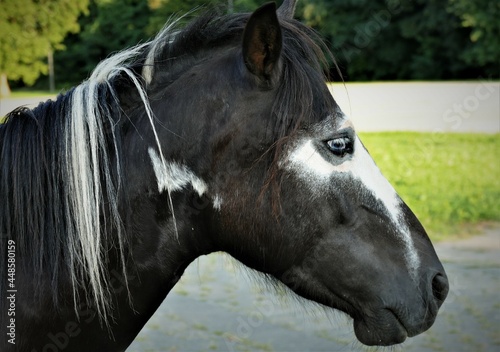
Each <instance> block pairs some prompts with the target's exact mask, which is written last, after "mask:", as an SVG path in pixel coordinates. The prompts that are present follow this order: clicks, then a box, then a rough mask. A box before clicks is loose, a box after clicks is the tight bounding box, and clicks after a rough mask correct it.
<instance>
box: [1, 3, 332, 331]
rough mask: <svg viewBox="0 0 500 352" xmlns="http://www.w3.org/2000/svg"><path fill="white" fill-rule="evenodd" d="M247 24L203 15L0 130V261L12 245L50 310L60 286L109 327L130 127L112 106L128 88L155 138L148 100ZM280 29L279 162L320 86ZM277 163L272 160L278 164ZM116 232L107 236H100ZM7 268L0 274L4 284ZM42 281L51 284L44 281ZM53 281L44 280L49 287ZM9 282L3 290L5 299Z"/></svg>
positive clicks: (302, 31) (313, 64)
mask: <svg viewBox="0 0 500 352" xmlns="http://www.w3.org/2000/svg"><path fill="white" fill-rule="evenodd" d="M248 17H249V14H237V15H225V16H217V15H216V14H214V13H209V14H206V15H204V16H201V17H199V18H198V19H196V20H195V21H194V22H192V23H190V24H188V25H187V26H186V27H185V28H184V29H182V30H177V28H176V26H177V25H176V24H175V21H174V22H173V23H171V24H170V25H168V26H166V27H165V28H164V29H163V30H162V31H160V32H159V34H158V35H157V36H156V37H155V38H154V39H152V40H150V41H148V42H146V43H144V44H141V45H138V46H136V47H133V48H130V49H127V50H124V51H122V52H119V53H117V54H115V55H113V56H111V57H109V58H107V59H105V60H104V61H102V62H101V63H100V64H99V65H98V66H97V67H96V69H95V70H94V71H93V73H92V75H91V76H90V78H89V79H88V80H86V81H84V82H83V83H82V84H80V85H78V86H77V87H75V88H73V89H72V90H70V91H68V92H67V93H66V94H64V95H60V96H59V97H58V98H57V100H55V101H48V102H45V103H41V104H40V105H39V106H38V107H36V108H35V109H33V110H30V109H27V108H18V109H16V110H14V111H12V112H11V113H9V114H8V115H7V119H6V121H5V123H4V124H3V125H0V148H1V151H0V197H1V200H2V211H1V212H0V239H1V241H0V253H4V254H5V253H7V241H8V240H11V239H12V240H15V241H16V255H17V257H18V258H20V257H23V258H29V260H28V261H27V263H26V268H24V269H25V272H26V273H28V274H30V275H32V277H33V280H34V287H35V288H38V290H40V292H39V293H41V292H42V290H44V288H45V286H44V284H43V283H44V282H46V281H49V282H50V286H51V287H50V289H51V291H52V297H53V299H54V306H56V307H57V299H58V298H57V297H58V294H59V291H60V288H61V287H60V284H61V283H63V282H65V281H63V280H69V282H70V283H71V289H72V293H73V297H74V306H75V311H76V312H77V314H78V310H77V304H78V303H79V302H80V301H81V297H79V295H78V292H80V291H82V292H84V294H85V297H84V298H85V299H86V302H87V304H89V306H92V307H95V310H96V313H97V314H98V316H99V317H100V318H102V319H103V320H104V322H105V323H108V317H109V316H110V311H111V307H110V304H111V303H110V295H111V288H110V285H109V282H110V278H109V274H107V272H106V265H107V263H108V262H109V260H111V258H110V257H109V252H110V250H113V249H114V250H116V253H118V257H119V258H118V261H119V263H120V264H121V266H122V267H123V274H124V278H125V280H126V277H127V275H126V272H125V267H126V253H125V250H126V245H125V242H126V234H125V231H124V223H123V219H122V218H121V216H120V209H119V207H120V206H119V204H120V201H121V200H122V199H123V194H122V193H123V182H124V177H123V170H122V165H123V163H122V155H121V154H122V146H121V136H120V131H119V128H117V127H116V126H117V125H118V122H119V121H120V120H121V119H125V118H128V117H127V116H125V114H124V113H123V110H122V104H121V102H120V99H119V93H118V89H119V84H123V81H124V80H126V81H127V82H128V84H129V85H130V86H131V87H132V89H133V90H134V91H135V92H136V94H137V96H138V97H139V101H140V102H141V103H142V107H143V110H142V112H141V113H142V114H145V115H147V118H148V119H149V121H150V123H151V128H152V130H153V132H154V135H155V138H156V144H157V148H158V150H159V155H160V157H161V159H162V160H161V161H162V163H164V164H165V160H164V155H163V153H162V151H161V145H160V142H159V139H158V136H157V133H156V128H155V117H154V116H153V112H152V111H151V108H150V105H149V98H148V97H149V96H151V95H154V94H155V93H156V92H158V91H159V90H160V89H162V88H161V87H164V86H165V84H168V83H169V82H172V81H174V80H175V78H176V75H178V74H179V72H181V71H182V69H184V68H185V67H188V66H189V64H190V63H192V62H194V61H197V60H200V59H201V57H202V56H203V55H202V54H203V53H205V52H208V51H213V50H215V48H220V47H221V46H235V47H236V46H237V45H240V41H241V39H240V38H241V34H242V33H243V30H244V27H245V24H246V21H247V19H248ZM281 21H282V25H283V41H284V45H283V61H284V64H283V70H284V71H283V75H284V76H283V79H282V80H281V85H282V87H280V89H279V90H278V93H277V94H278V95H277V98H276V102H275V105H274V107H273V115H275V123H274V126H273V128H274V130H273V133H274V135H275V136H276V141H277V144H276V145H277V147H276V154H277V153H278V152H279V143H280V142H279V141H281V140H283V139H284V138H286V136H287V135H289V134H290V132H291V131H293V130H294V129H296V128H297V126H298V123H299V122H300V121H301V120H303V119H304V118H306V117H307V116H308V114H311V112H312V111H313V110H314V109H312V108H311V105H310V104H311V102H312V101H313V94H314V91H315V87H314V86H313V83H312V82H311V77H310V75H318V74H319V75H320V76H321V77H324V76H322V72H323V71H322V67H324V66H323V64H325V63H326V60H325V56H324V54H323V53H324V52H325V50H324V49H325V46H324V45H323V44H322V42H321V41H320V40H319V37H318V35H317V34H316V33H315V32H313V31H312V30H311V29H308V28H307V27H305V26H304V25H302V24H300V22H298V21H294V20H281ZM275 159H276V157H275ZM111 230H112V231H113V236H105V235H104V234H105V233H106V232H110V231H111ZM6 270H7V269H6V261H2V262H1V264H0V277H3V278H5V275H6ZM47 273H48V274H47ZM47 275H50V278H49V277H47ZM5 281H6V280H1V282H0V299H2V300H3V299H4V297H3V295H4V294H5V292H6V287H5V285H6V282H5Z"/></svg>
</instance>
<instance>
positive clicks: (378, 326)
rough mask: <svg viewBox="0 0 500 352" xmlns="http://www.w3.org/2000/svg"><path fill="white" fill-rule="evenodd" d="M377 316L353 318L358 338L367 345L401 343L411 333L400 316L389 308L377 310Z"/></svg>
mask: <svg viewBox="0 0 500 352" xmlns="http://www.w3.org/2000/svg"><path fill="white" fill-rule="evenodd" d="M377 318H381V319H376V320H373V319H368V318H366V317H360V316H358V317H355V318H354V322H353V324H354V332H355V334H356V337H357V338H358V340H359V341H360V342H361V343H363V344H365V345H368V346H391V345H396V344H400V343H403V342H404V341H405V340H406V338H407V337H411V336H414V335H415V334H414V335H411V334H410V333H409V332H408V330H407V328H406V326H405V324H404V323H403V321H402V320H401V318H400V317H399V316H398V314H396V312H394V310H393V309H391V308H381V309H380V310H378V313H377Z"/></svg>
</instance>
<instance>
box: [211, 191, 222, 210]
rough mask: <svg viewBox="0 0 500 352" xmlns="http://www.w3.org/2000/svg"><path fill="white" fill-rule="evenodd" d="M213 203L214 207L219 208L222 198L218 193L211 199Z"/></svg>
mask: <svg viewBox="0 0 500 352" xmlns="http://www.w3.org/2000/svg"><path fill="white" fill-rule="evenodd" d="M213 205H214V209H216V210H221V207H222V198H221V197H220V195H218V194H216V195H215V197H214V200H213Z"/></svg>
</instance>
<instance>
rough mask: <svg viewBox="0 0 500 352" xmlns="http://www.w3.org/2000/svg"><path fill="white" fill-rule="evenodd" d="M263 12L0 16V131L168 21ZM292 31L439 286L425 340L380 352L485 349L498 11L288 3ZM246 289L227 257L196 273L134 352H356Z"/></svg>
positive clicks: (49, 1)
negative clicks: (324, 62)
mask: <svg viewBox="0 0 500 352" xmlns="http://www.w3.org/2000/svg"><path fill="white" fill-rule="evenodd" d="M267 1H268V0H219V1H216V0H3V1H0V88H1V90H0V123H1V122H2V117H3V116H4V115H5V114H7V113H8V112H9V111H10V110H12V109H13V108H15V107H17V106H19V105H23V104H27V105H30V104H36V103H38V102H39V101H41V100H45V99H47V98H54V97H55V96H56V93H59V92H64V91H65V90H66V89H69V88H70V87H71V86H74V85H77V84H79V83H80V82H82V81H83V80H84V79H85V78H87V77H88V76H89V75H90V73H91V71H92V70H93V68H94V67H95V66H96V65H97V63H98V62H99V61H101V60H103V59H105V58H106V57H108V56H109V55H111V54H112V53H114V52H117V51H120V50H122V49H124V48H127V47H130V46H133V45H136V44H138V43H141V42H145V41H147V40H148V39H149V38H151V37H153V36H154V35H155V33H156V32H157V31H158V30H160V29H161V28H162V27H163V26H164V24H165V23H166V22H167V21H168V20H169V19H171V18H177V17H179V16H181V15H184V14H186V13H189V14H188V15H187V16H186V17H184V19H183V20H185V21H189V20H190V19H191V18H193V17H195V16H197V15H198V14H199V13H201V12H203V11H204V10H206V9H211V8H216V9H217V11H219V12H220V13H227V12H242V11H245V12H247V11H253V10H254V9H256V8H257V7H258V6H259V5H261V4H263V3H265V2H267ZM277 2H278V3H281V1H277ZM295 17H296V18H297V19H298V20H300V21H302V22H304V23H306V24H308V25H309V26H311V27H313V28H314V29H316V30H317V31H318V32H319V33H320V34H321V36H322V37H323V38H324V39H325V40H326V42H327V44H328V46H329V48H330V50H331V51H332V52H333V54H334V56H335V61H336V62H330V63H329V64H330V66H329V68H328V71H329V72H328V73H329V74H330V77H331V81H332V82H330V83H329V87H330V89H331V91H332V94H333V96H334V98H335V99H336V101H337V102H338V103H339V105H340V106H341V108H342V109H343V111H344V112H345V113H346V114H347V115H348V116H350V117H351V118H352V120H353V122H354V125H355V126H356V128H357V130H358V132H359V134H360V136H361V138H362V140H363V142H364V144H365V145H366V147H367V148H368V150H369V151H370V153H371V154H372V156H373V158H374V160H375V161H376V162H377V164H378V165H379V167H380V169H381V170H382V172H383V173H384V175H385V176H386V177H387V178H388V179H389V181H390V182H391V183H392V184H393V185H394V187H395V188H396V190H397V191H398V193H399V194H400V195H401V197H402V198H403V199H404V200H405V202H406V203H408V205H409V206H410V207H411V208H412V210H413V211H414V212H415V213H416V214H417V216H418V217H419V219H420V220H421V222H422V223H423V225H424V226H425V228H426V229H427V231H428V233H429V236H430V237H431V239H432V240H433V241H434V242H435V243H437V245H436V249H437V252H438V254H439V255H440V257H441V259H442V260H443V262H444V265H445V268H446V270H447V273H448V276H449V278H450V283H451V291H450V295H449V298H448V300H447V301H446V302H445V305H444V306H443V308H442V311H443V312H442V313H440V315H439V316H438V320H437V322H436V324H435V325H434V326H433V328H432V329H431V330H429V331H428V332H426V333H425V334H423V335H421V336H419V337H416V338H412V339H410V340H409V342H407V343H406V344H405V345H404V346H403V347H396V348H394V349H391V350H395V351H399V350H404V351H452V350H453V351H492V350H498V348H499V346H500V337H499V334H498V326H500V300H499V298H498V292H499V291H500V231H499V229H500V201H499V200H500V107H499V105H500V80H499V79H500V1H491V0H386V1H383V0H375V1H374V0H300V1H299V3H298V6H297V11H296V16H295ZM0 202H1V200H0ZM247 276H250V277H251V278H252V279H251V280H248V277H247ZM254 277H255V276H254V275H253V274H248V271H246V270H242V269H240V268H239V266H238V265H236V266H235V264H234V263H233V262H232V261H231V260H230V259H228V258H227V257H225V256H220V255H210V256H208V257H203V258H201V259H199V260H197V261H196V262H195V263H194V264H192V265H191V266H190V267H189V268H188V270H187V273H186V275H185V276H184V277H183V279H182V280H181V282H180V283H179V284H178V285H177V286H176V288H175V289H174V291H173V292H172V293H171V294H170V295H169V296H168V297H167V299H166V300H165V302H164V304H163V305H162V306H161V307H160V309H159V310H158V312H157V313H156V314H155V315H154V316H153V318H152V319H151V321H150V322H149V323H148V325H146V327H145V328H144V329H143V331H142V332H141V334H140V335H139V337H138V338H137V339H136V341H135V342H134V344H133V345H132V347H131V350H132V351H147V350H151V351H184V350H190V351H200V350H224V351H350V350H362V349H363V347H362V346H361V345H360V344H359V343H357V342H356V339H355V337H354V335H353V333H352V326H351V322H350V321H349V320H348V319H344V318H339V314H332V313H331V312H328V313H326V312H325V311H324V310H323V309H322V308H319V307H317V306H314V305H312V304H304V302H303V301H300V300H298V299H296V298H295V297H293V296H292V295H290V294H289V293H286V291H283V290H281V289H279V290H278V292H275V290H274V289H270V290H269V289H268V288H269V287H273V286H274V285H268V284H266V283H265V282H264V284H262V282H259V285H254V284H253V283H254V281H253V278H254ZM298 302H300V303H298ZM332 321H333V323H332Z"/></svg>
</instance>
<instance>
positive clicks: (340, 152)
mask: <svg viewBox="0 0 500 352" xmlns="http://www.w3.org/2000/svg"><path fill="white" fill-rule="evenodd" d="M326 145H327V146H328V149H330V151H331V152H332V153H333V154H334V155H336V156H340V157H343V156H345V155H346V154H348V153H349V154H350V153H352V142H351V139H350V138H349V137H339V138H335V139H330V140H329V141H327V142H326Z"/></svg>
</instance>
